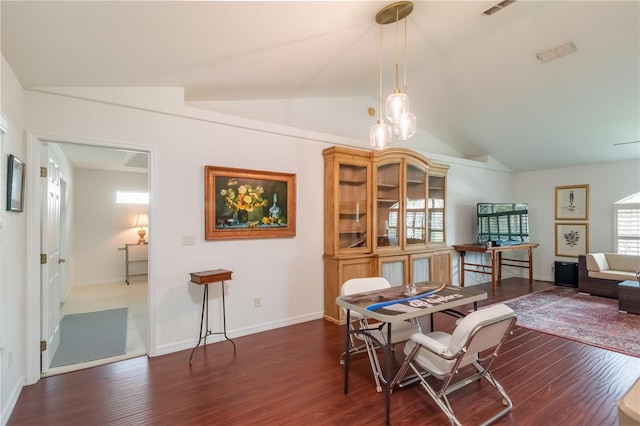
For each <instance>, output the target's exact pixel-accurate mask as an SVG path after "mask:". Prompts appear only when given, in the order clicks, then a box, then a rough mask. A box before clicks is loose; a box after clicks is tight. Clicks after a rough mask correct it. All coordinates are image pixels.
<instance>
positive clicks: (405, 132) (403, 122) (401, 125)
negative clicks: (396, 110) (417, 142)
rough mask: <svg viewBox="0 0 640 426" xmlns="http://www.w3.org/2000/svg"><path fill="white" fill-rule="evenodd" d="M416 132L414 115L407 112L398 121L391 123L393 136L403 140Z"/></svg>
mask: <svg viewBox="0 0 640 426" xmlns="http://www.w3.org/2000/svg"><path fill="white" fill-rule="evenodd" d="M415 134H416V116H415V115H414V114H413V113H411V112H410V113H409V114H407V115H405V116H404V117H402V118H401V119H400V121H398V122H397V123H396V124H394V125H393V136H395V137H396V138H398V139H400V140H402V141H405V140H407V139H410V138H412V137H413V135H415Z"/></svg>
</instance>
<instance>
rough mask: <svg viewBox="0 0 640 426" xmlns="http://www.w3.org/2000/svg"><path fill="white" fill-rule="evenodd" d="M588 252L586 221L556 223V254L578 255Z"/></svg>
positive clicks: (562, 255) (587, 225)
mask: <svg viewBox="0 0 640 426" xmlns="http://www.w3.org/2000/svg"><path fill="white" fill-rule="evenodd" d="M588 252H589V224H588V223H556V256H559V257H578V256H579V255H581V254H586V253H588Z"/></svg>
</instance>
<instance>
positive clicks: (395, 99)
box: [384, 90, 409, 124]
mask: <svg viewBox="0 0 640 426" xmlns="http://www.w3.org/2000/svg"><path fill="white" fill-rule="evenodd" d="M384 105H385V114H386V116H387V120H389V121H390V122H391V123H393V124H396V123H397V122H399V121H400V120H401V119H402V117H404V116H405V115H407V114H408V113H409V96H407V94H406V93H401V92H400V91H398V90H396V91H395V92H394V93H392V94H390V95H389V96H388V97H387V100H386V102H385V104H384Z"/></svg>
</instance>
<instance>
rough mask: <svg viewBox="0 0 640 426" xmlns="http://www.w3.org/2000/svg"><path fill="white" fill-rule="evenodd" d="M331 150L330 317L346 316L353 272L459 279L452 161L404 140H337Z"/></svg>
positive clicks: (396, 280) (327, 155)
mask: <svg viewBox="0 0 640 426" xmlns="http://www.w3.org/2000/svg"><path fill="white" fill-rule="evenodd" d="M323 156H324V165H325V168H324V171H325V175H324V182H325V203H324V206H325V207H324V216H325V232H324V259H325V292H324V293H325V294H324V297H325V318H326V319H328V320H329V321H332V322H336V323H339V322H342V321H343V320H344V318H343V315H342V312H341V310H339V309H338V307H337V306H336V304H335V298H336V297H337V296H338V295H339V292H340V287H341V286H342V283H344V281H346V280H348V279H350V278H359V277H367V276H382V277H385V278H386V279H387V280H388V281H389V282H390V283H391V284H392V285H404V284H408V283H411V282H420V281H429V280H431V281H441V282H447V283H449V282H451V253H452V249H451V248H449V247H446V244H445V241H446V236H445V223H444V218H445V196H446V174H447V170H448V169H449V166H447V165H444V164H438V163H434V162H431V161H429V160H427V159H426V158H424V157H423V156H421V155H419V154H418V153H416V152H414V151H410V150H407V149H401V148H392V149H387V150H384V151H374V152H370V151H363V150H358V149H350V148H342V147H332V148H328V149H326V150H324V152H323Z"/></svg>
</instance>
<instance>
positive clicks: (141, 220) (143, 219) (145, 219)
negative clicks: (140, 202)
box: [133, 213, 149, 244]
mask: <svg viewBox="0 0 640 426" xmlns="http://www.w3.org/2000/svg"><path fill="white" fill-rule="evenodd" d="M145 226H149V215H147V214H146V213H138V214H137V215H136V221H135V223H134V225H133V227H134V228H140V229H139V230H138V235H139V236H140V239H139V240H138V244H147V241H146V240H145V239H144V236H145V234H146V231H145V230H144V227H145Z"/></svg>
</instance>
